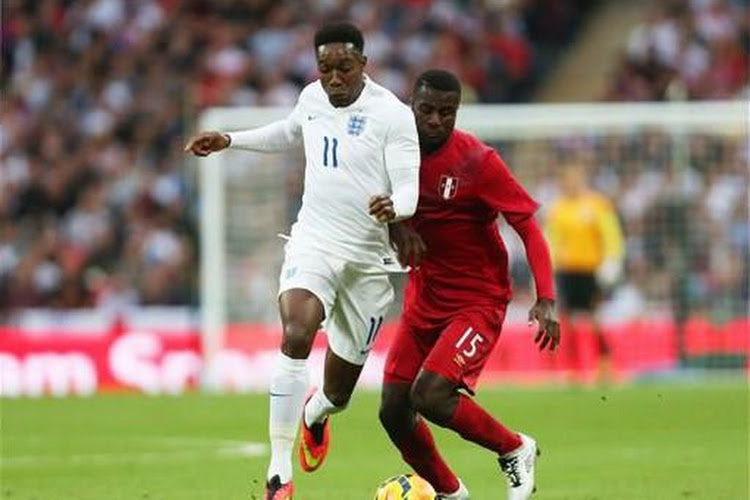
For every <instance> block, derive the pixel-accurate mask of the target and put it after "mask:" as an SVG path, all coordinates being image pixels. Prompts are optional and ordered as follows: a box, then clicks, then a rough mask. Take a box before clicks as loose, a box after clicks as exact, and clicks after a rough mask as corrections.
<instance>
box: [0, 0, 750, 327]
mask: <svg viewBox="0 0 750 500" xmlns="http://www.w3.org/2000/svg"><path fill="white" fill-rule="evenodd" d="M595 3H596V0H506V1H490V0H486V1H460V0H385V1H382V2H377V3H375V2H366V1H356V0H343V1H337V0H325V1H313V0H305V1H278V0H242V1H241V0H215V1H211V2H209V1H204V0H192V1H179V0H76V1H73V0H39V1H38V2H24V1H21V0H8V1H5V2H3V3H2V9H3V12H2V34H1V35H0V36H1V39H0V42H1V47H2V54H1V55H2V71H1V76H0V93H2V104H0V190H1V192H2V196H1V197H0V317H2V313H3V312H7V311H9V310H13V309H15V308H20V307H59V308H80V307H89V306H96V307H103V308H114V309H118V308H122V307H127V306H131V305H150V304H164V305H176V304H187V305H194V304H196V301H197V284H196V279H197V273H196V269H197V249H198V248H197V236H196V234H197V228H196V217H195V213H196V210H197V197H196V189H195V186H194V179H193V178H192V176H191V174H190V173H189V170H187V169H185V168H184V165H185V159H184V158H183V157H182V151H181V149H182V142H183V140H184V138H185V136H186V135H187V134H188V132H189V131H190V130H191V128H192V123H193V121H194V119H195V117H196V116H197V113H198V112H199V111H200V110H201V109H203V108H206V107H208V106H215V105H229V106H248V105H261V106H262V105H283V106H288V105H291V104H293V102H294V101H295V99H296V96H297V93H298V91H299V89H300V88H301V86H302V85H303V84H304V83H305V82H306V81H309V80H310V79H312V78H313V77H314V75H315V72H316V68H315V64H314V59H313V57H312V50H311V45H310V40H311V38H312V33H313V31H314V27H315V26H317V25H319V24H320V23H322V22H323V21H324V20H326V19H331V18H335V17H342V18H343V17H345V18H348V19H351V20H353V21H354V22H355V23H357V24H358V25H359V26H361V27H362V28H363V31H364V32H365V39H366V53H367V55H368V57H369V62H368V70H367V71H368V73H370V74H371V75H372V76H373V77H374V78H375V79H377V80H378V81H379V82H381V83H382V84H384V85H385V86H387V87H389V88H391V89H393V90H394V91H395V92H397V93H398V94H399V95H401V96H402V97H405V96H406V94H407V93H408V88H409V83H410V82H411V80H412V79H413V77H414V75H415V74H417V73H418V72H419V71H421V70H422V69H423V68H425V67H433V66H439V67H442V68H446V69H449V70H452V71H454V72H456V73H458V74H459V75H460V76H461V77H462V80H463V83H464V85H465V86H466V90H467V91H466V94H467V96H468V97H467V99H468V100H476V101H480V102H514V101H524V100H527V99H528V98H529V97H530V95H531V91H532V89H533V88H534V84H535V83H536V82H537V81H539V80H540V78H541V77H542V76H543V74H544V73H545V71H546V70H548V69H549V68H550V67H551V66H552V65H553V64H554V62H555V61H556V60H557V59H558V56H559V54H560V53H561V51H562V50H563V47H564V46H565V44H566V43H568V42H569V41H571V40H572V39H573V37H574V36H575V33H576V31H577V29H578V26H579V24H580V22H581V19H582V18H583V16H584V15H585V14H586V12H588V11H589V10H590V9H591V7H592V6H593V5H594V4H595ZM662 5H663V6H662V7H656V8H655V9H654V11H653V13H652V14H651V17H649V19H648V20H647V21H646V22H645V23H644V24H643V26H641V27H639V28H638V29H637V30H635V31H634V33H633V36H632V37H631V40H630V42H629V45H628V52H627V56H626V59H625V60H626V61H627V62H626V63H623V65H622V66H621V67H620V68H619V69H618V71H617V77H616V78H615V81H614V83H613V86H612V90H611V92H610V93H609V95H608V96H607V97H608V98H610V99H656V98H661V97H662V96H663V93H664V88H663V87H664V85H663V84H664V82H663V77H662V76H654V75H656V74H657V73H658V72H654V71H652V69H651V67H650V66H648V65H653V64H657V65H658V67H659V68H662V67H665V68H667V69H666V70H665V71H667V74H669V75H673V74H675V73H679V74H680V75H682V76H683V79H684V81H685V82H686V85H687V88H688V89H689V96H690V97H691V98H704V97H728V96H731V95H736V93H737V92H739V90H740V89H741V88H742V86H743V85H745V84H746V79H745V80H742V79H741V78H739V77H738V75H739V74H740V72H742V71H743V68H744V72H743V73H742V75H743V77H744V78H746V75H747V71H746V70H747V66H746V62H747V38H748V22H747V16H746V17H744V18H738V17H734V13H735V12H736V11H737V10H736V9H742V8H744V9H747V7H746V5H745V4H742V5H745V6H744V7H742V5H741V4H740V3H738V2H736V1H735V2H725V1H723V0H714V1H711V0H705V1H703V0H693V1H691V2H687V1H681V2H674V1H665V2H662ZM675 6H681V7H680V8H677V7H675ZM727 9H729V10H727ZM732 9H735V10H732ZM727 12H730V13H731V14H726V13H727ZM744 12H747V11H746V10H745V11H744ZM722 13H724V14H722ZM722 16H723V17H722ZM727 16H729V17H727ZM740 19H742V21H740ZM725 28H726V29H725ZM743 44H744V45H743ZM738 51H739V52H738ZM743 51H744V52H743ZM738 54H739V55H738ZM739 56H742V57H743V58H744V62H743V61H739ZM655 58H656V59H655ZM654 61H656V62H654ZM644 64H645V65H647V66H648V67H647V68H646V70H644V69H643V68H642V65H644ZM743 64H745V66H743ZM644 71H645V74H646V75H647V76H644ZM659 71H661V69H660V70H659ZM665 81H666V80H665ZM689 146H690V149H691V152H692V155H693V156H692V158H693V161H692V163H691V164H690V165H689V166H688V167H686V169H687V170H685V171H684V172H683V173H685V175H682V174H679V175H677V174H675V171H674V170H672V169H671V168H667V167H665V165H667V164H668V162H666V163H665V162H662V161H661V160H660V159H668V151H669V145H668V141H667V139H666V138H665V137H664V136H660V135H658V134H656V135H646V136H638V137H634V138H612V139H608V140H599V139H596V140H592V139H586V138H577V139H571V140H570V141H568V142H565V143H555V144H551V143H550V144H545V145H544V148H546V150H548V151H549V154H550V155H551V154H552V153H553V152H560V153H566V154H572V152H575V154H578V155H580V156H581V157H582V158H584V159H586V161H588V162H589V164H590V165H591V166H592V174H593V175H594V179H595V181H596V184H597V186H599V187H600V188H603V190H604V191H605V192H607V193H608V194H610V195H612V196H613V197H615V199H617V200H618V208H619V209H620V211H621V213H622V216H623V218H624V221H625V228H626V232H627V237H628V255H629V260H628V266H629V273H628V274H629V276H630V277H631V278H632V280H635V282H636V283H635V284H636V285H637V286H636V290H637V291H638V293H642V294H643V293H645V294H650V293H652V292H649V290H656V291H655V292H653V293H657V292H658V293H673V294H677V295H679V293H678V292H680V293H682V292H681V291H684V294H688V295H689V297H688V298H687V299H685V300H688V299H689V300H690V301H693V300H698V301H700V300H701V297H708V296H716V294H717V290H720V291H722V293H727V294H732V293H735V292H734V290H735V288H737V287H740V288H742V287H745V288H743V289H742V290H743V291H742V293H744V294H745V295H744V296H747V290H746V283H747V279H746V277H747V255H748V249H747V241H748V234H747V227H748V226H747V213H746V211H744V210H743V208H742V207H743V203H742V196H741V193H739V194H738V189H740V188H742V187H744V189H747V170H746V168H745V169H744V170H743V165H745V166H746V165H747V159H748V153H747V144H746V143H745V144H739V143H730V142H724V141H718V142H717V141H716V140H713V139H711V138H707V137H693V138H692V139H691V141H690V145H689ZM640 147H643V152H642V153H637V151H639V148H640ZM506 149H508V151H503V154H504V155H506V156H508V158H507V159H508V160H509V164H510V165H514V161H513V151H512V149H513V147H512V146H508V148H506ZM639 154H642V155H644V157H643V158H641V157H639V156H638V155H639ZM664 155H667V156H664ZM549 158H551V156H548V163H546V164H541V163H540V164H539V165H534V166H528V167H527V165H525V164H524V169H527V168H528V169H529V171H532V172H538V175H537V174H534V175H535V177H534V178H533V179H532V182H533V184H531V185H529V187H530V188H531V191H533V192H535V193H536V194H537V195H538V196H539V197H540V200H541V201H543V202H544V201H547V200H548V199H549V198H548V194H549V193H551V192H552V191H553V190H554V187H553V186H552V184H551V183H552V182H553V181H552V177H553V175H552V174H553V173H552V171H551V168H553V166H554V162H552V161H549ZM704 161H705V164H706V165H711V168H703V167H702V166H701V165H703V162H704ZM743 162H744V163H743ZM516 167H518V165H516ZM740 180H741V182H740ZM662 181H663V182H662ZM527 182H528V181H527ZM743 183H744V184H743ZM657 187H658V189H656V188H657ZM665 190H666V191H670V192H672V191H674V192H675V193H680V194H679V196H675V197H666V198H665V197H664V196H661V195H662V194H664V192H665ZM745 192H746V191H745ZM545 193H547V194H545ZM643 200H647V201H643ZM670 200H672V201H670ZM670 203H673V204H676V205H671V204H670ZM681 204H684V205H681ZM650 208H658V209H655V210H651V209H650ZM667 219H668V220H667ZM697 220H699V221H703V222H701V223H700V224H697V227H700V228H701V229H700V230H696V229H695V227H696V221H697ZM727 220H731V221H732V223H731V224H728V223H727V222H726V221H727ZM714 221H721V224H715V223H714ZM687 225H690V229H689V230H688V229H687ZM667 226H668V227H674V228H679V229H677V233H678V234H674V235H672V232H667V233H669V234H670V235H671V236H668V235H665V234H664V231H663V228H664V227H667ZM717 232H722V234H716V233H717ZM681 238H692V239H695V241H694V242H693V241H692V240H691V245H690V246H689V247H686V246H684V243H685V241H684V240H683V239H681ZM718 240H721V241H722V242H727V244H726V245H716V244H715V242H716V241H718ZM692 243H695V245H693V244H692ZM725 247H726V248H725ZM681 248H682V249H684V248H695V249H696V250H694V251H691V252H690V255H681V254H680V249H681ZM742 259H744V261H743V260H742ZM670 266H686V267H685V268H684V269H687V271H688V272H686V273H684V276H685V283H681V284H679V286H676V285H675V286H673V287H672V288H670V286H671V285H670V283H671V281H670V279H671V278H670V276H673V275H674V274H669V273H670V272H671V271H674V269H671V268H670ZM681 269H683V268H681ZM738 269H739V270H740V271H741V272H739V273H738ZM658 271H664V273H666V274H664V273H660V272H658ZM743 273H744V274H743ZM664 276H666V277H664ZM672 281H674V280H672ZM660 287H661V288H660ZM670 290H671V291H670ZM733 303H734V302H733Z"/></svg>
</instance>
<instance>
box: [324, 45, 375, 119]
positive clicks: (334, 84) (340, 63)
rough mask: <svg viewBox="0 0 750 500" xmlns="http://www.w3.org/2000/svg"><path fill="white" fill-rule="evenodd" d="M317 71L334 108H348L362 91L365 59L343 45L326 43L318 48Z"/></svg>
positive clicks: (354, 50)
mask: <svg viewBox="0 0 750 500" xmlns="http://www.w3.org/2000/svg"><path fill="white" fill-rule="evenodd" d="M316 56H317V59H318V71H320V82H321V83H322V84H323V90H325V92H326V94H328V100H329V101H330V103H331V104H332V105H333V106H334V107H337V108H339V107H344V106H348V105H350V104H351V103H353V102H354V101H356V100H357V97H359V94H360V92H361V91H362V86H363V79H362V71H363V70H364V67H365V63H366V62H367V58H366V57H365V56H363V55H362V54H360V53H359V52H358V51H357V50H356V49H353V48H351V47H348V46H347V44H344V43H327V44H325V45H322V46H321V47H320V48H318V51H317V54H316Z"/></svg>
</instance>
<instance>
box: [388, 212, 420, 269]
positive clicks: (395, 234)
mask: <svg viewBox="0 0 750 500" xmlns="http://www.w3.org/2000/svg"><path fill="white" fill-rule="evenodd" d="M388 233H389V234H390V237H391V245H393V247H394V249H395V250H396V252H397V253H398V262H399V264H401V265H402V266H404V267H406V266H411V267H412V268H415V267H419V265H420V264H421V263H422V255H423V254H424V252H425V250H427V245H425V243H424V240H422V237H421V236H419V233H417V232H416V231H414V230H413V229H412V228H410V227H409V226H407V225H406V224H404V223H402V222H395V223H393V224H388Z"/></svg>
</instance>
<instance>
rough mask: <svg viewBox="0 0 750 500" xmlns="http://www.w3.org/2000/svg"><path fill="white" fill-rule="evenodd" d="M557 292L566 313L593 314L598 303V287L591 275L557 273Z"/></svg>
mask: <svg viewBox="0 0 750 500" xmlns="http://www.w3.org/2000/svg"><path fill="white" fill-rule="evenodd" d="M557 291H558V295H559V296H560V302H561V305H562V308H563V309H564V310H567V311H585V312H593V311H594V309H595V308H596V305H597V303H598V302H599V296H600V290H599V285H597V283H596V277H595V276H594V274H593V273H570V272H560V273H557Z"/></svg>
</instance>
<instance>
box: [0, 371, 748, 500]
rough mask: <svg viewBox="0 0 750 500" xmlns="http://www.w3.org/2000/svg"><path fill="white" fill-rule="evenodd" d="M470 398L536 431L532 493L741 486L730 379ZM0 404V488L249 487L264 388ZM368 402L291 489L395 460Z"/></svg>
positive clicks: (642, 495)
mask: <svg viewBox="0 0 750 500" xmlns="http://www.w3.org/2000/svg"><path fill="white" fill-rule="evenodd" d="M479 400H480V401H481V402H483V403H484V404H485V405H486V406H487V407H488V408H490V409H491V410H492V411H493V413H494V414H495V415H497V416H499V417H500V418H501V419H502V420H504V421H505V422H506V423H507V424H508V425H510V426H512V427H514V428H517V429H519V430H523V431H525V432H527V433H529V434H531V435H533V436H535V437H536V438H537V439H538V441H539V444H540V446H541V448H542V456H541V458H540V461H539V465H538V473H537V483H538V486H539V490H538V492H537V494H536V495H535V496H534V498H535V499H538V500H544V499H570V500H594V499H600V500H605V499H606V500H619V499H622V500H626V499H627V500H634V499H637V500H644V499H655V500H667V499H680V500H684V499H690V500H694V499H707V500H708V499H710V500H735V499H737V500H740V499H747V498H748V395H747V386H746V385H745V384H743V383H742V381H741V380H739V381H735V382H722V383H712V384H706V383H701V384H694V385H686V384H664V383H658V384H657V383H651V384H640V385H634V386H629V387H624V388H613V389H587V390H583V389H574V388H545V389H541V388H533V389H517V388H516V389H491V390H484V391H481V394H480V396H479ZM0 404H1V405H2V407H1V416H2V450H1V451H2V464H1V467H0V474H1V476H0V488H1V489H0V497H2V498H3V499H8V500H53V499H65V500H73V499H76V500H188V499H195V500H198V499H200V500H249V499H260V498H262V481H263V476H264V472H265V467H266V463H267V447H266V444H265V442H266V425H267V424H266V419H267V401H266V396H265V395H262V394H258V395H242V396H241V395H233V396H210V395H201V394H192V395H187V396H175V397H165V396H160V397H146V396H135V395H108V396H97V397H94V398H88V399H77V398H69V399H52V398H47V399H40V400H28V399H26V400H23V399H22V400H2V401H0ZM377 406H378V395H377V394H376V393H371V392H363V393H358V394H356V395H355V397H354V398H353V400H352V403H351V406H350V408H349V409H348V410H347V412H346V413H343V414H341V415H337V416H336V417H334V421H333V427H332V448H331V453H330V455H329V457H328V460H327V463H326V464H325V466H324V467H323V468H322V469H321V470H319V471H318V472H316V473H314V474H304V473H302V472H301V471H300V470H299V468H296V470H295V486H296V489H297V494H296V495H295V498H297V499H300V500H324V499H328V500H369V499H371V498H372V495H373V493H374V490H375V488H376V486H377V484H378V483H379V482H380V480H381V479H383V478H385V477H388V476H390V475H393V474H396V473H400V472H405V471H407V470H408V468H407V466H405V465H404V464H403V463H402V462H401V459H400V457H399V456H398V454H397V453H396V452H395V451H394V449H393V448H392V447H391V446H390V445H389V443H388V441H387V439H386V436H385V434H384V433H383V431H382V430H381V428H380V426H379V423H378V421H377ZM436 436H437V439H438V441H439V443H440V445H441V449H442V450H443V452H444V455H445V457H446V458H447V459H448V461H449V463H451V464H452V465H453V466H454V468H455V470H456V471H457V472H458V473H459V475H460V476H461V477H462V478H463V479H464V480H465V482H466V483H467V485H468V486H469V488H470V490H471V492H472V498H473V499H475V500H491V499H503V498H505V493H504V488H505V486H504V482H503V478H502V477H501V476H500V474H499V472H498V468H497V465H496V463H495V461H494V459H493V458H492V456H491V455H490V454H489V453H486V452H484V451H482V450H480V449H478V448H476V447H474V446H473V445H471V444H469V443H466V442H464V441H462V440H461V439H460V438H456V437H454V436H453V435H451V434H449V433H448V432H446V431H443V430H438V431H436ZM295 459H296V457H295ZM295 463H296V462H295Z"/></svg>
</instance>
